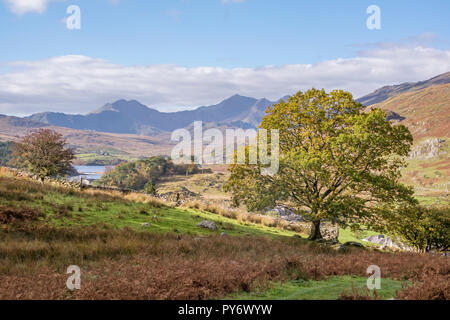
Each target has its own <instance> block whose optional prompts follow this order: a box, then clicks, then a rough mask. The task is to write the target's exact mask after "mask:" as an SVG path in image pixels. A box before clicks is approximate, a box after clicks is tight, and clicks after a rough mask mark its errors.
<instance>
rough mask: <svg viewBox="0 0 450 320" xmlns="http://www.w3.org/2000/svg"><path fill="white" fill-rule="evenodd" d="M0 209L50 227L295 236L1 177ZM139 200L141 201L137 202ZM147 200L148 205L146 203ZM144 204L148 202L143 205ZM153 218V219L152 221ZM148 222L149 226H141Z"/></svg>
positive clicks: (216, 217) (195, 212)
mask: <svg viewBox="0 0 450 320" xmlns="http://www.w3.org/2000/svg"><path fill="white" fill-rule="evenodd" d="M20 190H22V191H24V192H23V196H21V197H17V196H11V197H9V196H8V193H11V192H14V191H20ZM1 191H4V192H2V196H0V206H14V207H21V206H24V205H25V206H28V207H31V208H37V209H39V210H41V211H42V212H44V213H45V214H46V217H45V218H42V219H45V220H46V222H47V224H48V225H51V226H66V227H67V226H89V225H96V224H104V225H106V226H109V227H113V228H125V227H128V228H131V229H133V230H135V231H151V232H177V233H184V234H192V235H211V234H220V233H221V232H225V233H227V234H229V235H255V236H264V235H265V236H274V235H278V236H293V235H294V234H295V233H294V232H292V231H286V230H281V229H276V228H271V227H266V226H262V225H257V224H251V223H245V224H239V222H238V221H237V220H233V219H229V218H225V217H222V216H219V215H215V214H212V213H207V212H202V211H200V210H193V209H189V210H183V209H179V208H171V207H166V206H162V207H159V208H158V207H155V203H153V202H152V201H153V200H152V198H149V197H146V196H144V195H136V196H135V197H136V198H135V199H136V200H137V202H136V201H132V200H133V195H131V196H129V197H128V198H127V197H125V198H120V197H119V196H117V197H111V196H107V195H99V196H95V195H92V194H90V193H88V192H84V193H83V192H75V191H68V190H65V189H60V188H41V186H40V185H39V184H38V183H35V182H25V181H21V182H18V181H16V180H15V179H10V178H6V177H0V192H1ZM139 201H142V202H139ZM149 201H150V202H149ZM146 202H147V203H146ZM155 217H156V218H155ZM203 220H210V221H214V222H216V223H217V226H218V230H217V231H214V232H213V231H210V230H209V229H204V228H200V227H197V224H198V223H199V222H201V221H203ZM144 223H150V227H144V226H143V224H144Z"/></svg>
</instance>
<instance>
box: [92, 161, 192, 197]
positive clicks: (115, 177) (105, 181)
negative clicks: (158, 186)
mask: <svg viewBox="0 0 450 320" xmlns="http://www.w3.org/2000/svg"><path fill="white" fill-rule="evenodd" d="M186 172H187V173H197V172H199V169H198V166H197V165H195V164H187V165H177V164H175V163H173V162H172V161H171V160H170V159H166V158H164V157H161V156H156V157H151V158H149V159H146V160H137V161H132V162H126V163H122V164H119V165H118V166H116V167H115V168H114V169H113V170H112V171H110V172H108V173H106V174H105V175H104V176H103V177H102V178H101V179H99V180H98V181H96V184H98V185H104V186H111V187H117V188H123V189H133V190H143V189H144V188H145V186H146V185H147V184H148V183H149V182H151V183H152V184H153V185H154V184H155V182H156V181H158V179H159V178H161V177H163V176H168V175H174V174H186Z"/></svg>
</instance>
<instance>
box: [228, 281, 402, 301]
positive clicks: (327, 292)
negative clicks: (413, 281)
mask: <svg viewBox="0 0 450 320" xmlns="http://www.w3.org/2000/svg"><path fill="white" fill-rule="evenodd" d="M403 285H404V282H403V281H398V280H397V281H396V280H391V279H382V280H381V286H380V287H381V288H380V289H379V290H376V291H377V295H378V297H379V298H380V299H392V298H394V297H395V296H396V294H397V291H400V290H401V289H402V287H403ZM353 290H358V292H359V293H361V294H367V295H369V296H374V293H373V291H370V292H367V290H368V289H367V278H363V277H351V276H344V277H330V278H329V279H327V280H323V281H305V280H291V281H288V282H286V283H273V284H272V285H271V287H270V288H269V289H263V290H261V291H259V290H258V289H256V290H255V291H253V292H248V293H247V292H239V293H236V294H234V295H231V296H230V298H231V299H237V300H336V299H338V298H339V297H340V295H341V293H342V292H344V291H345V292H347V293H351V292H353Z"/></svg>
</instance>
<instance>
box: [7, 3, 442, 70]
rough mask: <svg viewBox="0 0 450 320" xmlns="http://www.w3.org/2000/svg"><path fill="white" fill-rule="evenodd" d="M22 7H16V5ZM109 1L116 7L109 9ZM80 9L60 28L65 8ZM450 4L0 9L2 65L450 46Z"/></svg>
mask: <svg viewBox="0 0 450 320" xmlns="http://www.w3.org/2000/svg"><path fill="white" fill-rule="evenodd" d="M19 1H20V0H19ZM114 3H115V4H114ZM70 4H76V5H78V6H79V7H80V9H81V21H82V28H81V30H72V31H71V30H67V28H66V27H65V24H64V23H63V22H62V20H63V19H64V18H65V17H66V16H68V14H67V13H66V8H67V7H68V5H70ZM371 4H377V5H378V6H379V7H380V8H381V17H382V28H381V30H368V29H367V28H366V19H367V17H368V16H369V15H368V14H366V8H367V7H368V6H369V5H371ZM449 12H450V1H448V0H431V1H411V0H408V1H406V0H396V1H391V0H389V1H379V0H377V1H374V0H370V1H364V0H350V1H349V0H346V1H334V0H319V1H317V0H316V1H306V0H293V1H288V0H284V1H283V0H278V1H276V0H247V1H243V2H240V3H233V2H229V3H224V2H222V1H221V0H151V1H146V0H121V1H118V2H113V1H111V0H79V1H54V2H50V3H49V5H48V8H47V10H46V11H45V12H43V13H36V12H27V13H24V14H22V15H20V14H19V15H18V14H14V13H13V12H11V11H10V10H9V9H8V8H7V4H6V3H5V2H4V3H3V4H2V6H1V9H0V30H1V31H0V41H1V43H2V46H3V47H4V48H7V50H2V51H1V52H0V58H1V60H2V61H14V60H36V59H43V58H49V57H53V56H61V55H67V54H80V55H86V56H92V57H101V58H103V59H106V60H108V61H110V62H115V63H120V64H125V65H133V64H160V63H175V64H179V65H184V66H204V65H207V66H224V67H239V66H242V67H257V66H263V65H279V64H295V63H315V62H318V61H321V60H325V59H334V58H338V57H341V58H347V57H351V56H354V55H355V54H356V53H357V51H358V50H361V49H362V48H361V47H360V46H358V45H361V44H367V43H374V42H401V41H406V39H408V38H413V37H416V36H418V35H420V34H424V33H430V34H431V33H432V34H434V35H435V37H436V38H435V39H434V41H430V42H431V43H429V44H430V45H433V46H434V47H437V48H441V49H445V48H448V47H449V46H450V22H449V20H450V17H449Z"/></svg>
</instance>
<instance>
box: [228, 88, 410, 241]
mask: <svg viewBox="0 0 450 320" xmlns="http://www.w3.org/2000/svg"><path fill="white" fill-rule="evenodd" d="M260 128H262V129H268V130H270V129H278V130H279V139H280V140H279V146H280V150H279V152H280V166H279V170H278V173H276V174H274V175H262V174H261V170H260V169H261V165H260V164H256V165H250V164H234V165H232V166H231V167H230V171H231V176H230V179H229V181H228V183H227V185H226V189H227V190H228V191H231V192H232V196H233V200H234V202H235V203H236V204H238V203H240V202H244V203H245V204H246V205H247V207H248V208H249V209H250V210H261V209H264V208H268V207H274V206H276V205H279V206H286V207H289V208H291V209H293V210H294V211H295V212H296V213H297V214H300V215H302V216H303V217H304V218H306V219H308V220H309V221H311V222H312V228H311V234H310V239H312V240H317V239H321V238H322V235H321V232H320V224H321V222H322V221H323V220H328V221H332V222H334V223H338V224H340V225H341V226H351V227H354V228H357V227H359V226H360V225H361V224H364V225H366V226H367V225H370V224H371V223H376V220H377V219H379V218H380V217H382V216H383V215H384V214H386V211H387V210H390V209H391V208H392V207H394V206H396V205H397V206H398V204H399V203H402V202H406V203H407V202H414V200H413V198H412V194H413V191H412V189H411V188H409V187H406V186H404V185H402V184H400V183H399V182H398V179H399V177H400V169H401V168H402V167H403V166H404V161H403V160H402V158H403V157H404V156H406V155H407V154H408V152H409V151H410V148H411V144H412V140H413V139H412V136H411V134H410V132H409V131H408V129H407V128H406V127H405V126H403V125H393V124H392V123H390V122H389V121H387V120H386V115H385V113H384V112H383V111H382V110H379V109H372V110H365V109H364V106H362V105H361V104H360V103H358V102H356V101H355V100H353V97H352V95H351V94H350V93H348V92H344V91H341V90H336V91H332V92H330V93H329V94H328V93H326V92H325V91H324V90H316V89H311V90H308V91H307V92H305V93H303V92H298V93H297V94H295V95H294V96H292V97H290V98H289V100H288V101H287V102H285V101H280V102H279V103H278V104H276V105H274V106H273V107H269V108H268V109H267V111H266V116H265V117H264V118H263V120H262V123H261V125H260Z"/></svg>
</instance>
